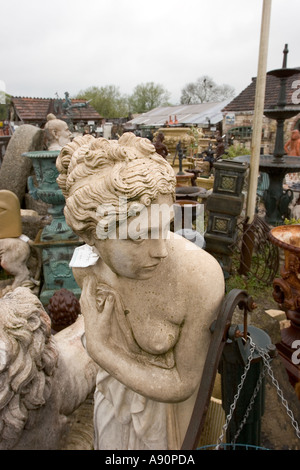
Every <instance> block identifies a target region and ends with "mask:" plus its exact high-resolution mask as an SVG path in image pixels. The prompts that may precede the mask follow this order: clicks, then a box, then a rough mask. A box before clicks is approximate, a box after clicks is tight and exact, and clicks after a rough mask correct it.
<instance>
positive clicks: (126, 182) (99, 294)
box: [57, 133, 224, 450]
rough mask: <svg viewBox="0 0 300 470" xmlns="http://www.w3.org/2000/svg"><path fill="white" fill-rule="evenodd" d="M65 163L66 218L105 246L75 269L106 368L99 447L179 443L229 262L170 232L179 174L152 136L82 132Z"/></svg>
mask: <svg viewBox="0 0 300 470" xmlns="http://www.w3.org/2000/svg"><path fill="white" fill-rule="evenodd" d="M57 168H58V171H59V173H60V175H59V177H58V180H57V181H58V184H59V186H60V187H61V189H62V191H63V193H64V196H65V199H66V205H65V217H66V220H67V223H68V224H69V225H70V227H71V228H72V229H73V230H74V232H75V233H77V235H79V236H80V237H81V238H82V239H83V240H84V241H85V242H86V244H87V245H88V247H90V249H91V250H93V253H94V255H96V260H94V261H93V263H91V265H87V264H88V263H87V264H86V265H85V266H82V267H80V266H78V267H76V266H75V267H73V273H74V276H75V279H76V281H77V283H78V285H79V286H80V287H81V289H82V294H81V299H80V303H81V311H82V313H83V316H84V322H85V335H86V348H87V351H88V353H89V354H90V356H91V357H92V358H93V359H94V361H95V362H96V363H97V364H98V365H99V366H100V371H99V373H98V377H97V384H96V392H95V408H94V423H95V444H94V446H95V449H138V450H142V449H180V446H181V444H182V441H183V438H184V436H185V432H186V429H187V426H188V423H189V419H190V415H191V412H192V408H193V405H194V401H195V398H196V393H197V390H198V386H199V382H200V379H201V375H202V369H203V366H204V362H205V360H206V354H207V350H208V347H209V343H210V332H209V327H210V325H211V323H212V322H213V320H214V319H215V318H216V315H217V312H218V309H219V307H220V304H221V302H222V300H223V296H224V278H223V273H222V270H221V268H220V266H219V264H218V262H217V261H216V260H215V259H214V258H213V257H212V256H211V255H209V254H208V253H206V252H205V251H203V250H202V249H200V248H198V247H196V246H195V245H194V244H192V243H191V242H189V241H187V240H186V239H184V238H182V237H180V236H177V235H175V234H174V233H171V232H170V231H169V230H168V228H169V222H170V217H172V205H173V202H174V199H175V185H176V178H175V175H174V171H173V169H172V167H171V166H170V165H169V163H168V162H167V161H166V160H165V159H164V158H163V157H161V156H160V155H158V154H157V153H156V151H155V147H154V146H153V144H152V143H151V142H150V141H149V140H148V139H144V138H141V137H136V136H135V135H134V134H132V133H125V134H123V136H121V137H120V139H119V140H118V141H112V140H111V141H108V140H106V139H104V138H98V139H95V138H94V137H92V136H90V135H89V136H83V137H77V138H75V139H74V140H73V141H72V142H71V143H69V144H67V145H66V146H65V147H64V148H63V149H62V151H61V152H60V155H59V157H58V158H57ZM153 209H154V210H153ZM212 286H213V288H212Z"/></svg>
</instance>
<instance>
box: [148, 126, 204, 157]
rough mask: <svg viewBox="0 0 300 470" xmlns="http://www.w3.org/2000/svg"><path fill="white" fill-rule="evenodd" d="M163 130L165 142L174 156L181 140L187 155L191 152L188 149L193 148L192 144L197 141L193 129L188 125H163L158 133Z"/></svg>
mask: <svg viewBox="0 0 300 470" xmlns="http://www.w3.org/2000/svg"><path fill="white" fill-rule="evenodd" d="M159 132H162V133H163V135H164V137H165V139H164V144H165V145H166V146H167V147H168V150H169V152H170V153H171V155H172V156H174V155H175V152H176V145H177V144H178V142H179V141H181V146H182V149H183V150H184V152H185V153H186V155H187V154H188V153H189V152H188V150H189V149H190V148H191V146H192V144H193V143H194V142H195V140H196V139H195V137H194V136H193V133H192V131H191V129H189V128H188V127H177V126H174V127H162V128H160V129H158V131H157V133H155V135H154V137H155V136H156V134H158V133H159Z"/></svg>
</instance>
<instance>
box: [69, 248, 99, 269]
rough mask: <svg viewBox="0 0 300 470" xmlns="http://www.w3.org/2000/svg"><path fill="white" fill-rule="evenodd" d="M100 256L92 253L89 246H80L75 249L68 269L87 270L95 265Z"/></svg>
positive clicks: (92, 250)
mask: <svg viewBox="0 0 300 470" xmlns="http://www.w3.org/2000/svg"><path fill="white" fill-rule="evenodd" d="M99 258H100V256H99V255H98V254H97V253H96V252H95V251H94V249H93V247H91V246H90V245H82V246H78V247H77V248H75V250H74V253H73V256H72V259H71V261H70V264H69V266H70V268H87V267H88V266H93V265H94V264H96V263H97V261H98V259H99Z"/></svg>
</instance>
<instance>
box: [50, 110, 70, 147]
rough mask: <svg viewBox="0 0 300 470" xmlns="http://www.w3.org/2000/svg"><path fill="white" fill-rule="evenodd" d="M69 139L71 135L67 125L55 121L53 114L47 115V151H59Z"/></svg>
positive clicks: (60, 121)
mask: <svg viewBox="0 0 300 470" xmlns="http://www.w3.org/2000/svg"><path fill="white" fill-rule="evenodd" d="M71 139H72V133H71V131H70V130H69V127H68V124H67V123H66V122H65V121H62V120H61V119H57V118H56V117H55V116H54V114H48V116H47V123H46V124H45V143H46V146H47V150H61V149H62V147H63V146H64V145H66V144H67V143H68V142H70V141H71Z"/></svg>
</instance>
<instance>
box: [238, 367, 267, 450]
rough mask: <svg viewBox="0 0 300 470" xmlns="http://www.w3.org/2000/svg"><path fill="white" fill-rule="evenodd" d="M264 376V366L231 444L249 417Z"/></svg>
mask: <svg viewBox="0 0 300 470" xmlns="http://www.w3.org/2000/svg"><path fill="white" fill-rule="evenodd" d="M264 377H265V367H264V368H263V369H262V371H261V373H260V375H259V378H258V380H257V383H256V386H255V389H254V392H253V395H252V397H251V399H250V401H249V405H248V407H247V409H246V412H245V415H244V418H243V420H242V421H241V424H240V426H239V428H238V430H237V432H236V434H235V436H234V438H233V439H232V441H231V444H235V443H236V440H237V438H238V437H239V435H240V433H241V431H242V429H243V427H244V425H245V424H246V422H247V419H248V417H249V414H250V411H251V410H252V406H253V405H254V401H255V398H256V395H257V394H258V392H259V390H260V387H261V384H262V381H263V379H264Z"/></svg>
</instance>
